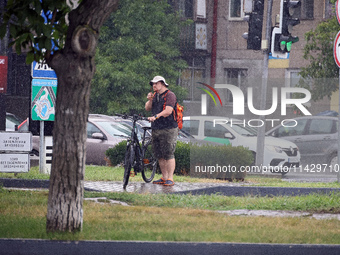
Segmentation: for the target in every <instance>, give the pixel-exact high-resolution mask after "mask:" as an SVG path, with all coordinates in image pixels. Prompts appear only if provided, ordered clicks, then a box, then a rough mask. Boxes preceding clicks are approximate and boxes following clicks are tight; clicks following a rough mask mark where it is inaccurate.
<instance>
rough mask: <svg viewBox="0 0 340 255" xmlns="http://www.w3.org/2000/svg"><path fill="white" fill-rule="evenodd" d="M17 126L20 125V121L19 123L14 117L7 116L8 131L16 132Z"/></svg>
mask: <svg viewBox="0 0 340 255" xmlns="http://www.w3.org/2000/svg"><path fill="white" fill-rule="evenodd" d="M15 125H18V126H19V125H20V121H18V120H17V119H16V118H15V117H14V116H11V115H6V130H8V131H14V130H15Z"/></svg>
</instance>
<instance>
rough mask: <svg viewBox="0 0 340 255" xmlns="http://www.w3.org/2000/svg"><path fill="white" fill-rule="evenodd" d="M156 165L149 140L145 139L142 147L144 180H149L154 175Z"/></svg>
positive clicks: (156, 161)
mask: <svg viewBox="0 0 340 255" xmlns="http://www.w3.org/2000/svg"><path fill="white" fill-rule="evenodd" d="M157 167H158V160H157V159H156V158H155V157H154V155H153V151H152V143H151V140H149V141H147V142H146V143H145V145H144V147H143V168H142V177H143V180H144V181H145V182H151V181H152V180H153V178H154V177H155V173H156V170H157Z"/></svg>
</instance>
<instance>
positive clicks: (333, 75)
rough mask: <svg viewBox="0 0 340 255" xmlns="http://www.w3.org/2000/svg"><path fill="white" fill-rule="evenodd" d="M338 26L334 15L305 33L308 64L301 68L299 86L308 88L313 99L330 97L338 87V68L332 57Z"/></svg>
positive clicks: (305, 56)
mask: <svg viewBox="0 0 340 255" xmlns="http://www.w3.org/2000/svg"><path fill="white" fill-rule="evenodd" d="M339 30H340V26H339V24H338V21H337V19H336V17H333V18H331V19H328V20H325V21H323V22H321V23H320V24H319V25H318V26H317V27H316V28H315V30H311V31H309V32H307V33H306V34H305V38H306V41H307V43H306V45H305V48H304V59H306V60H308V62H309V65H308V66H306V67H304V68H302V69H301V72H300V75H301V76H302V78H304V79H301V80H300V82H299V86H300V87H303V88H306V89H308V90H309V91H310V92H311V94H312V99H313V100H319V99H322V98H323V97H324V96H328V97H330V96H331V95H332V93H333V92H334V91H336V90H337V89H338V87H339V83H338V79H337V78H338V76H339V68H338V66H337V65H336V64H335V61H334V57H333V47H334V38H335V36H336V34H337V33H338V32H339Z"/></svg>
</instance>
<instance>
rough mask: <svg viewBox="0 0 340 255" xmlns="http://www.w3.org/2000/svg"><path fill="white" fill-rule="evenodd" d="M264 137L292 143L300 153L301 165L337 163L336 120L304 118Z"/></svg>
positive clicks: (329, 118) (293, 121) (275, 129)
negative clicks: (272, 137)
mask: <svg viewBox="0 0 340 255" xmlns="http://www.w3.org/2000/svg"><path fill="white" fill-rule="evenodd" d="M266 135H269V136H274V137H278V138H282V139H285V140H288V141H292V142H294V143H295V144H296V145H297V146H298V148H299V150H300V153H301V162H302V165H305V166H306V165H311V164H314V165H322V164H331V165H334V164H335V163H337V160H338V157H337V152H338V118H336V117H329V116H306V117H299V118H295V119H292V121H291V122H286V123H285V126H282V125H279V126H276V127H274V128H273V129H271V130H269V131H268V132H267V133H266Z"/></svg>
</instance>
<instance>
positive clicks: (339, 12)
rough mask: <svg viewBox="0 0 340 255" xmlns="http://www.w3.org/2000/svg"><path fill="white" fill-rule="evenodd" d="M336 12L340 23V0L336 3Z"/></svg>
mask: <svg viewBox="0 0 340 255" xmlns="http://www.w3.org/2000/svg"><path fill="white" fill-rule="evenodd" d="M335 14H336V18H337V20H338V22H339V23H340V1H336V3H335Z"/></svg>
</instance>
